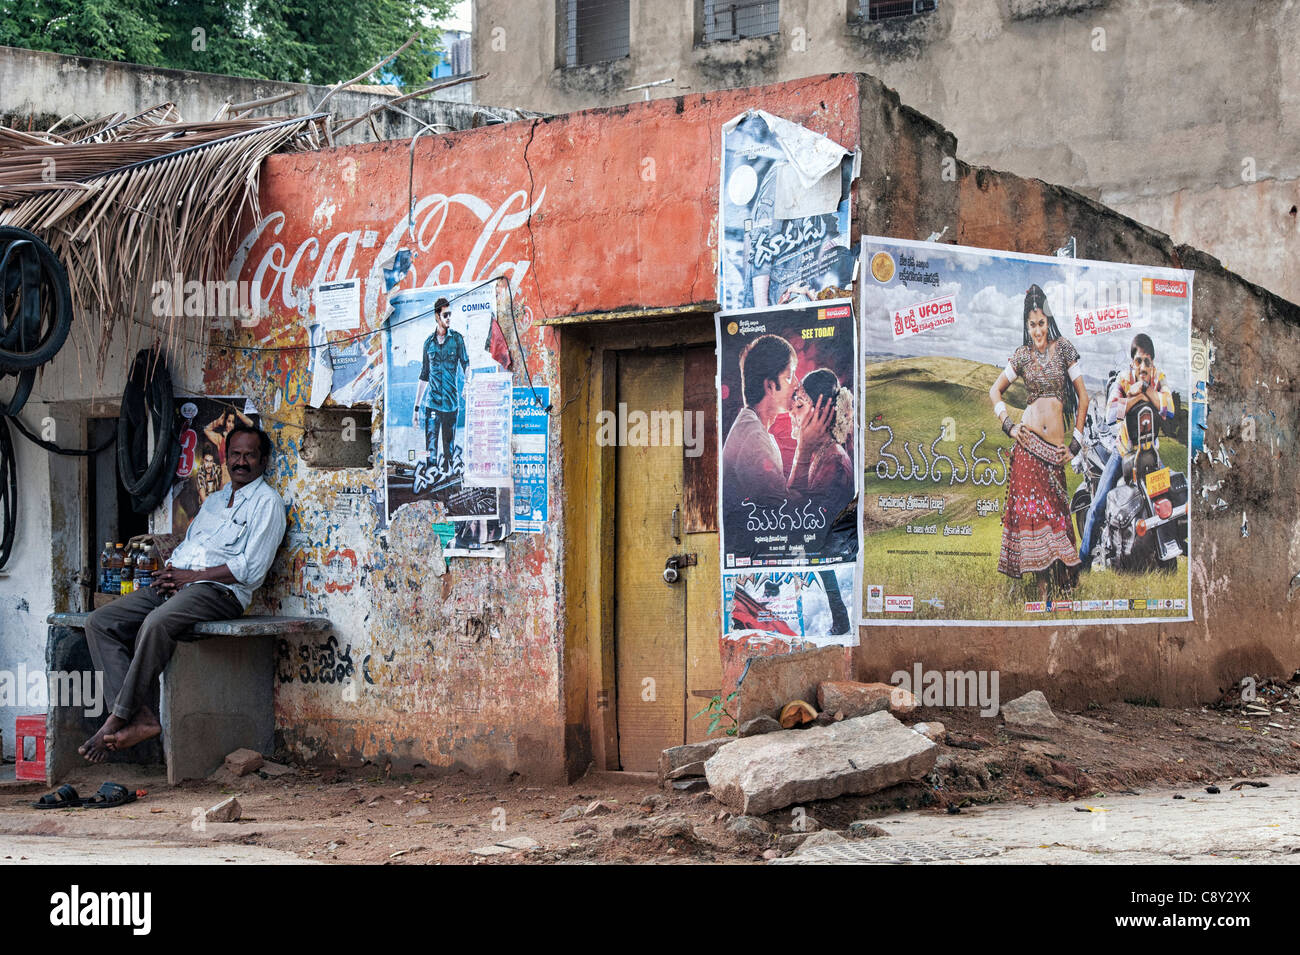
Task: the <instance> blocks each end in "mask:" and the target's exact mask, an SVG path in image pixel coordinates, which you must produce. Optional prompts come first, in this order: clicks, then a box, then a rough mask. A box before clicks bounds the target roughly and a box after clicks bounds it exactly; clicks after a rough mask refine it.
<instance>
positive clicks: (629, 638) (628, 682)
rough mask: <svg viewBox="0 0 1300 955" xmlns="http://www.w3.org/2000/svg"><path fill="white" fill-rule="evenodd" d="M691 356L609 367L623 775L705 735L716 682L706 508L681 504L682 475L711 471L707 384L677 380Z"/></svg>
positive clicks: (628, 357) (643, 355) (716, 594)
mask: <svg viewBox="0 0 1300 955" xmlns="http://www.w3.org/2000/svg"><path fill="white" fill-rule="evenodd" d="M696 351H698V349H673V350H660V351H645V352H624V353H622V354H620V356H619V361H618V404H619V407H618V408H617V409H614V410H615V413H616V416H617V419H618V422H619V427H618V430H619V432H620V433H619V435H618V437H619V446H618V449H617V452H616V455H615V461H616V472H615V488H616V491H615V494H616V498H615V511H616V518H615V528H616V531H615V533H616V539H615V606H614V657H615V670H616V679H617V698H618V704H617V705H618V750H619V762H620V765H621V766H622V768H623V769H624V770H628V771H636V772H648V771H651V770H654V769H655V768H656V766H657V765H658V762H659V754H660V752H662V751H663V750H664V749H666V748H668V747H670V746H680V745H681V744H682V743H684V742H687V741H688V740H696V739H702V738H704V735H705V733H704V729H705V727H706V726H707V723H708V721H707V719H705V718H701V719H698V720H697V719H693V718H692V717H693V716H694V714H695V713H696V712H698V711H699V709H700V708H701V707H702V706H704V705H706V704H707V702H708V695H711V691H712V690H713V689H715V688H716V687H717V686H719V685H720V684H721V661H720V654H719V650H718V638H719V626H720V608H719V606H718V603H719V600H720V580H719V578H718V561H717V549H718V539H717V533H716V519H715V518H714V517H713V514H712V511H713V510H716V503H714V504H713V505H712V507H711V508H708V509H707V510H708V514H707V519H701V516H700V512H701V511H703V510H706V509H705V508H702V507H701V506H700V504H699V501H698V499H699V498H700V497H701V496H702V495H701V493H699V492H698V490H697V493H696V494H695V495H694V497H693V498H692V501H691V502H687V501H686V498H687V497H688V496H690V495H688V494H686V491H687V487H686V485H687V476H688V471H689V472H690V480H691V482H693V484H694V485H698V483H699V474H701V473H707V470H708V468H710V467H711V468H712V469H713V472H714V473H715V474H716V470H717V458H716V397H713V396H712V388H713V385H712V377H713V376H712V375H711V374H710V375H709V378H708V382H707V388H708V389H709V392H710V393H709V394H701V386H700V385H699V383H698V376H696V378H695V380H693V381H692V382H691V383H690V385H689V386H688V382H687V380H686V378H687V374H688V368H695V367H699V366H701V365H702V364H703V362H702V361H701V356H700V355H697V354H694V353H695V352H696ZM707 357H708V358H710V359H711V357H712V348H711V347H709V348H708V350H707ZM688 359H691V360H689V361H688ZM688 392H689V395H688ZM692 403H696V404H705V403H707V404H708V410H707V413H704V414H703V418H702V423H703V425H704V427H705V428H707V429H709V431H710V435H711V437H712V439H713V440H712V445H711V448H712V450H713V457H712V461H711V462H701V461H700V460H699V459H700V458H701V457H704V455H703V454H702V453H700V451H702V450H707V448H700V447H699V446H698V445H699V442H698V441H697V442H696V447H694V448H692V447H689V446H688V445H687V442H686V438H687V436H688V435H692V434H695V431H696V429H692V430H686V426H685V418H684V416H685V415H687V414H692V413H694V409H692V408H691V407H690V405H691V404H692ZM674 414H675V416H676V417H675V418H674ZM697 420H699V419H697ZM688 451H689V452H691V454H690V459H689V467H688V465H687V458H686V455H687V452H688ZM707 496H708V495H707V490H706V491H705V492H703V497H705V498H706V499H707ZM713 497H714V498H716V494H714V495H713ZM687 504H689V506H688V507H687V508H686V509H685V510H684V505H687ZM710 526H711V531H710V529H709V528H710ZM674 555H683V556H684V557H685V559H684V560H683V564H684V566H682V568H681V569H680V571H679V577H678V580H677V581H676V582H675V583H671V584H670V583H666V582H665V580H664V568H665V565H666V563H667V561H668V558H669V557H672V556H674ZM691 560H694V561H695V564H694V566H691V564H690V562H691ZM706 690H708V691H710V692H709V693H708V694H705V695H703V697H701V695H700V694H702V693H704V691H706Z"/></svg>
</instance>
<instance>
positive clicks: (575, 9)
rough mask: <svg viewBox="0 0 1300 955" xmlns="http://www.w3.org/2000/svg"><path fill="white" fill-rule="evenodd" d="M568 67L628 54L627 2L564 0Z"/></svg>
mask: <svg viewBox="0 0 1300 955" xmlns="http://www.w3.org/2000/svg"><path fill="white" fill-rule="evenodd" d="M564 11H565V24H564V25H565V47H564V52H565V65H566V66H586V65H588V64H590V63H603V62H605V61H606V60H617V59H621V58H622V57H625V56H627V55H628V53H629V52H630V50H631V45H630V42H631V40H630V38H631V16H630V14H629V12H628V0H564Z"/></svg>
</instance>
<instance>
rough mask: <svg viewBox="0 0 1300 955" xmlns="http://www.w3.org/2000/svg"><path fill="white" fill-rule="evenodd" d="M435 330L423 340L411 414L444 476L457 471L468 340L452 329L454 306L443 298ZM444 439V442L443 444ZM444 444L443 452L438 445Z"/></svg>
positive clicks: (437, 307) (438, 305)
mask: <svg viewBox="0 0 1300 955" xmlns="http://www.w3.org/2000/svg"><path fill="white" fill-rule="evenodd" d="M433 307H434V319H435V322H436V328H435V329H434V331H433V333H432V334H431V335H430V336H429V337H428V338H426V339H425V340H424V347H423V348H422V349H421V352H420V353H421V364H420V383H419V385H418V387H417V390H416V394H415V406H414V408H412V410H411V416H412V424H414V425H415V426H416V427H417V428H418V427H420V425H421V418H423V425H424V446H425V452H426V454H427V455H428V459H429V460H430V461H433V460H434V457H435V454H438V455H439V456H438V459H437V460H438V467H439V470H441V471H443V472H451V471H454V470H456V468H457V465H458V463H459V462H457V460H456V456H457V452H458V450H459V449H458V448H456V446H455V435H456V416H457V415H458V414H459V412H460V397H461V389H462V388H463V386H464V383H465V370H466V369H467V368H468V367H469V353H468V352H466V350H465V339H464V338H463V337H462V336H461V334H460V332H457V331H456V330H454V329H453V328H451V327H450V324H449V323H450V321H451V303H450V302H449V301H448V300H447V299H445V298H440V299H438V300H437V301H436V302H434V303H433ZM439 439H441V442H440V440H439ZM440 443H441V452H439V450H438V449H439V444H440Z"/></svg>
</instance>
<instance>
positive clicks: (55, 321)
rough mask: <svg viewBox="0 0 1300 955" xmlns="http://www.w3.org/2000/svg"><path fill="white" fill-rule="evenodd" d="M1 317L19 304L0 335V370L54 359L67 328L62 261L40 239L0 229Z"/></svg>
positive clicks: (69, 321)
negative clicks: (0, 265) (15, 312)
mask: <svg viewBox="0 0 1300 955" xmlns="http://www.w3.org/2000/svg"><path fill="white" fill-rule="evenodd" d="M0 264H2V267H0V314H5V315H7V314H9V312H10V311H11V310H12V309H13V307H14V305H16V304H17V305H19V306H20V307H19V308H18V309H17V311H18V314H17V315H16V316H15V317H14V319H13V321H12V322H11V323H10V324H9V325H8V326H7V327H6V328H5V329H4V331H3V332H2V333H0V372H10V373H12V372H19V371H27V370H30V369H35V368H37V367H38V366H40V365H43V364H45V363H46V362H47V361H49V360H50V359H51V358H53V357H54V356H55V355H56V354H58V351H59V349H60V348H62V347H63V343H64V342H65V341H66V340H67V338H68V332H69V331H70V330H71V328H72V289H71V287H70V286H69V285H68V272H67V270H66V269H65V268H64V267H63V263H62V262H60V261H59V259H58V257H57V256H56V255H55V254H54V252H53V251H52V250H51V249H50V247H49V246H48V245H46V244H45V243H44V242H42V241H41V239H40V237H39V236H37V235H35V234H33V233H31V232H28V231H27V230H26V229H19V228H16V227H14V226H0Z"/></svg>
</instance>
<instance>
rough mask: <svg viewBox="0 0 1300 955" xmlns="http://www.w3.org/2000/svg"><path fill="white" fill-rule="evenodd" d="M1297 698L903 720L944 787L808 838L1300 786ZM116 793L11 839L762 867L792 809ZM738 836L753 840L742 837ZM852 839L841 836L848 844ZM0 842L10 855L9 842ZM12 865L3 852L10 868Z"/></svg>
mask: <svg viewBox="0 0 1300 955" xmlns="http://www.w3.org/2000/svg"><path fill="white" fill-rule="evenodd" d="M1298 691H1300V687H1296V686H1294V685H1291V686H1288V685H1285V684H1267V683H1264V684H1262V685H1261V687H1260V698H1259V700H1258V701H1257V702H1256V703H1255V704H1253V709H1255V710H1261V709H1262V710H1266V711H1267V712H1263V713H1259V712H1254V713H1248V712H1246V708H1245V706H1244V705H1243V704H1241V702H1240V700H1239V698H1237V697H1236V696H1235V695H1234V694H1233V693H1228V694H1225V699H1226V701H1227V702H1225V703H1220V704H1212V705H1206V706H1203V707H1191V708H1183V709H1167V708H1159V707H1154V706H1145V705H1141V703H1142V701H1136V702H1134V703H1111V704H1105V705H1101V706H1094V707H1093V708H1090V709H1088V710H1086V711H1084V712H1078V713H1069V712H1060V711H1058V716H1060V718H1061V720H1062V722H1063V724H1064V726H1063V727H1062V728H1061V729H1059V730H1053V731H1051V733H1050V738H1046V739H1045V738H1023V737H1018V736H1015V735H1012V734H1011V733H1010V732H1009V731H1008V730H1007V729H1006V727H1004V726H1001V725H997V724H999V723H1000V722H1001V721H1000V719H988V718H982V717H980V716H979V715H978V713H977V712H976V711H975V710H972V709H963V710H954V709H948V710H945V709H935V708H922V709H919V710H917V711H916V712H915V713H912V714H910V715H908V716H906V717H903V721H904V722H906V723H908V724H909V725H910V724H915V723H918V722H922V721H933V720H938V721H941V722H942V723H943V724H944V725H945V727H946V728H947V730H948V735H947V737H946V742H942V743H941V744H940V747H939V749H940V758H939V761H938V764H937V765H936V769H935V772H934V773H933V774H932V775H930V776H929V777H927V778H926V779H925V780H923V781H919V782H915V783H909V784H905V785H901V786H895V787H892V788H891V789H888V790H885V791H882V792H879V793H876V794H874V795H872V796H866V797H844V798H840V799H836V800H828V801H825V802H817V803H810V804H808V805H805V806H803V807H802V809H803V810H804V814H805V815H804V818H805V820H807V821H806V822H805V831H807V830H813V829H816V828H825V829H836V830H847V827H848V825H849V823H851V822H853V821H855V820H863V819H865V820H870V819H874V818H877V817H879V816H882V815H888V814H892V813H896V812H900V811H913V812H926V813H942V812H954V811H956V812H960V811H961V808H962V807H965V806H971V805H976V804H983V803H993V802H1001V803H1021V804H1028V803H1043V802H1052V801H1065V800H1070V799H1076V798H1086V799H1088V800H1089V801H1095V800H1097V799H1103V798H1105V796H1106V795H1107V794H1110V795H1115V794H1121V793H1134V792H1140V791H1141V790H1142V789H1143V788H1144V787H1155V786H1160V785H1169V784H1173V785H1179V784H1186V785H1197V786H1204V785H1210V784H1216V783H1217V784H1218V785H1220V786H1221V787H1222V788H1223V789H1224V790H1225V791H1226V790H1227V789H1228V787H1229V786H1230V785H1231V784H1232V783H1233V782H1235V781H1238V780H1241V779H1249V778H1252V777H1256V776H1269V775H1278V774H1286V773H1297V772H1300V720H1298V719H1297V716H1300V714H1293V706H1300V703H1297V693H1298ZM105 778H109V779H113V780H114V781H118V782H122V783H123V784H126V785H134V786H137V787H140V788H144V789H147V790H148V795H147V796H144V797H142V798H141V799H140V800H139V801H138V802H136V803H134V804H131V805H128V806H124V807H120V808H117V809H111V810H89V809H68V810H54V811H36V810H33V809H31V808H30V806H29V803H30V802H31V801H32V800H33V799H35V798H36V796H37V795H39V794H40V793H41V792H44V791H45V790H47V789H49V788H50V787H47V786H45V785H43V784H41V785H39V786H38V785H33V784H15V783H6V784H4V785H3V786H0V833H12V834H15V835H18V834H25V835H51V836H72V837H85V838H90V839H96V838H100V839H103V838H120V839H128V838H130V839H150V840H156V841H157V842H159V843H164V844H183V845H209V846H214V847H215V846H220V845H221V844H230V845H244V846H261V847H266V848H272V849H277V850H281V851H288V852H292V853H294V854H296V855H298V856H299V857H300V858H303V859H310V860H312V861H317V862H327V863H364V864H388V865H410V864H428V863H459V864H465V863H472V864H500V863H533V864H537V863H556V862H567V863H582V862H608V863H619V862H624V863H637V862H648V861H653V862H660V863H673V862H716V863H741V864H743V863H760V862H762V861H764V855H763V853H764V851H765V850H767V851H768V852H769V857H770V855H771V854H772V853H779V854H785V853H787V852H788V851H789V847H790V843H791V841H792V840H791V839H788V838H787V839H786V840H784V845H783V844H782V842H781V841H780V837H781V836H782V835H785V834H789V833H791V832H792V828H793V826H794V825H795V824H796V818H797V817H796V814H795V813H793V812H792V811H791V809H785V810H781V811H778V812H773V813H770V814H769V815H767V816H765V817H757V819H758V824H757V825H751V824H748V823H746V824H743V828H744V831H740V832H737V831H734V828H732V829H729V828H728V826H729V824H732V823H733V820H734V819H735V817H734V815H733V814H732V813H730V812H729V811H727V810H726V808H725V807H723V806H722V805H721V804H719V803H718V802H717V801H715V800H714V799H713V797H712V796H710V795H709V794H708V793H707V792H702V793H676V792H666V791H664V790H662V789H660V788H658V787H657V785H656V783H655V780H654V779H653V778H652V777H648V776H640V775H633V774H621V773H594V774H589V775H588V776H587V777H585V778H583V779H582V780H579V781H578V782H577V783H575V784H573V785H568V786H565V785H540V784H537V783H534V782H530V781H528V780H526V779H522V778H518V777H515V778H512V779H508V780H487V779H480V778H473V777H470V776H466V775H464V774H456V775H435V774H433V773H428V774H416V775H400V776H399V775H393V776H385V775H384V774H383V770H382V769H381V768H374V767H363V768H361V769H358V770H344V769H319V768H304V767H298V768H295V769H294V770H293V771H292V772H290V773H288V774H285V775H282V776H278V777H266V778H263V777H262V776H261V775H258V774H253V775H250V776H246V777H244V778H236V777H233V776H230V775H229V774H228V773H227V772H226V771H225V770H224V769H223V770H219V771H218V773H217V774H214V776H213V777H212V778H210V779H208V780H204V781H199V782H188V783H185V784H183V785H181V786H177V787H170V786H168V785H167V784H166V780H165V779H164V778H162V777H159V776H152V775H142V774H140V773H139V772H138V771H136V772H134V773H132V772H131V771H129V770H126V769H125V768H118V767H111V768H109V769H107V770H103V769H100V768H91V767H88V769H87V771H86V772H85V773H84V774H81V775H79V776H78V777H77V778H75V779H73V780H72V782H73V785H75V786H76V787H77V789H78V791H79V792H80V793H81V794H82V795H83V796H85V795H89V794H90V793H92V792H93V791H94V790H95V789H96V788H97V786H98V784H99V783H100V782H102V781H103V780H104V779H105ZM230 795H234V796H236V797H237V798H238V801H239V803H240V805H241V807H242V818H241V819H240V820H239V821H237V822H230V823H206V825H203V826H201V824H200V822H199V821H198V819H197V818H196V816H197V814H198V813H201V811H202V810H203V808H205V807H208V806H212V805H214V804H216V803H218V802H219V801H221V800H222V799H225V798H226V797H227V796H230ZM597 802H598V803H600V805H598V806H596V807H595V809H594V810H593V811H592V813H591V814H590V815H585V816H580V817H579V818H577V819H576V820H571V821H564V822H562V821H560V816H561V814H562V813H564V811H565V810H566V809H569V808H570V807H572V806H581V807H588V806H590V805H591V804H592V803H597ZM735 828H741V827H735ZM846 834H847V833H846ZM519 837H526V838H527V839H530V840H533V841H534V842H536V843H537V845H536V846H533V847H530V848H527V849H519V850H516V851H509V852H505V853H503V854H500V855H494V856H490V857H486V858H484V857H479V856H475V855H473V854H471V853H470V850H471V849H474V848H476V847H483V846H490V845H493V844H495V843H499V842H502V841H504V840H509V839H516V838H519ZM0 841H2V840H0ZM3 852H4V850H3V849H2V848H0V853H3Z"/></svg>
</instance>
